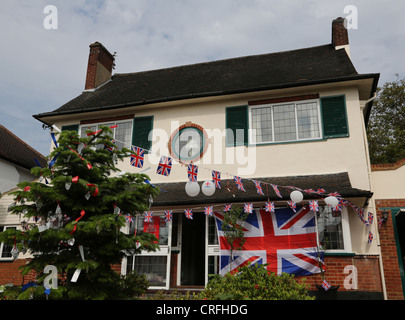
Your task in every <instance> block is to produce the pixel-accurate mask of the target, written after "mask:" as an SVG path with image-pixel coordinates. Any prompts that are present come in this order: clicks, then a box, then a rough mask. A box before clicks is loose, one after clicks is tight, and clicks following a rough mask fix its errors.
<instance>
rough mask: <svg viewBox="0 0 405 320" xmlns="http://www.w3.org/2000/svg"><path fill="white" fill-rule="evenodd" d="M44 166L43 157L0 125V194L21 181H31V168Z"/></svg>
mask: <svg viewBox="0 0 405 320" xmlns="http://www.w3.org/2000/svg"><path fill="white" fill-rule="evenodd" d="M35 159H37V161H39V163H40V164H41V165H45V164H46V160H45V157H44V156H43V155H41V154H40V153H39V152H38V151H36V150H34V149H33V148H31V147H30V146H29V145H28V144H27V143H25V142H24V141H22V140H21V139H20V138H18V137H17V136H16V135H15V134H13V133H12V132H10V131H9V130H7V128H5V127H4V126H3V125H0V194H1V193H3V192H5V191H8V190H10V189H12V188H14V187H15V186H16V185H17V184H18V183H20V182H23V181H32V180H33V179H35V176H34V175H32V174H31V168H32V167H35V166H37V164H36V162H35Z"/></svg>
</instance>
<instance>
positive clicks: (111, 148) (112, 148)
mask: <svg viewBox="0 0 405 320" xmlns="http://www.w3.org/2000/svg"><path fill="white" fill-rule="evenodd" d="M115 142H116V141H115V140H111V143H112V144H113V145H112V146H110V145H106V144H105V145H104V149H106V150H108V151H110V152H113V151H114V149H116V148H117V146H116V145H115Z"/></svg>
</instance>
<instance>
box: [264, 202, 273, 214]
mask: <svg viewBox="0 0 405 320" xmlns="http://www.w3.org/2000/svg"><path fill="white" fill-rule="evenodd" d="M265 210H266V212H275V211H274V210H275V206H274V202H266V206H265Z"/></svg>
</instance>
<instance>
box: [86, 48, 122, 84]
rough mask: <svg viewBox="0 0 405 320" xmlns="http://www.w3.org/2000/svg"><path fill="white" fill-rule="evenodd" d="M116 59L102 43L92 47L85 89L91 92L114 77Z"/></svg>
mask: <svg viewBox="0 0 405 320" xmlns="http://www.w3.org/2000/svg"><path fill="white" fill-rule="evenodd" d="M114 60H115V57H114V55H112V54H111V53H110V52H109V51H108V50H107V49H106V48H105V47H104V46H103V45H102V44H101V43H100V42H95V43H92V44H91V45H90V53H89V62H88V64H87V74H86V84H85V87H84V89H85V90H91V89H94V88H97V87H98V86H99V85H102V84H103V83H105V82H107V81H108V80H109V79H110V78H111V75H112V69H113V68H114V66H115V64H114Z"/></svg>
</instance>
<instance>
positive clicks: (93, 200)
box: [0, 126, 159, 299]
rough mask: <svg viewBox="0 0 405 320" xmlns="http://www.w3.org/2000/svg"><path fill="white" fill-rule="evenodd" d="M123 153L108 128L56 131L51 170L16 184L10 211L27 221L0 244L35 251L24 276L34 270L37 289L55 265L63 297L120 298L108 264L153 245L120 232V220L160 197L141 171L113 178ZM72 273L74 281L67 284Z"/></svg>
mask: <svg viewBox="0 0 405 320" xmlns="http://www.w3.org/2000/svg"><path fill="white" fill-rule="evenodd" d="M129 153H130V150H128V149H125V148H123V149H119V148H117V147H116V145H115V144H114V143H113V140H112V137H111V129H110V128H109V127H106V126H103V127H101V130H99V131H97V132H88V135H87V136H85V137H79V135H78V134H77V133H76V132H74V131H63V132H62V133H60V134H59V137H58V147H56V148H55V149H54V150H53V151H52V152H51V154H50V156H49V162H50V163H49V166H48V167H46V168H40V167H35V168H33V169H32V173H33V174H34V175H36V176H38V177H40V179H39V181H35V182H23V183H20V184H19V185H18V186H19V188H20V190H18V191H16V192H14V196H15V198H14V199H15V201H14V203H13V205H12V206H11V207H10V212H11V213H12V214H18V215H21V219H22V220H25V221H26V222H28V223H27V224H26V225H25V226H24V228H22V230H13V229H7V230H6V231H4V232H2V233H1V234H0V242H4V243H6V244H8V245H11V246H14V249H18V250H19V251H20V252H21V251H22V252H25V251H26V250H28V251H29V252H30V253H31V254H33V259H31V260H30V261H29V262H28V263H27V264H26V265H25V266H23V268H22V273H23V274H27V273H28V272H30V271H31V270H35V272H36V274H37V275H38V278H37V282H38V284H41V283H42V281H43V280H44V277H45V276H46V274H43V270H44V268H45V266H47V265H54V266H56V267H57V269H58V273H59V276H60V280H59V283H60V285H63V287H64V289H63V290H59V292H63V298H65V299H66V298H71V299H111V298H116V297H119V295H120V293H121V292H122V290H121V288H120V285H119V284H120V276H119V274H118V273H117V272H115V271H114V270H113V269H112V265H114V264H120V263H121V259H122V258H123V256H124V255H125V254H134V253H139V252H140V251H141V250H142V249H143V250H152V251H153V250H155V249H156V248H157V244H155V243H154V240H156V238H155V236H153V235H151V234H148V233H142V235H138V236H134V235H133V234H132V235H127V234H125V233H123V232H121V228H122V227H124V226H126V221H125V216H126V215H127V214H130V215H131V216H135V215H136V214H142V213H143V212H144V211H146V210H148V208H149V201H150V197H152V198H153V197H155V196H156V195H157V194H158V192H159V190H158V189H157V188H156V187H153V186H151V185H150V184H148V183H147V182H148V179H149V178H148V176H146V175H144V174H130V173H125V174H117V173H119V171H120V170H119V169H118V168H117V167H116V164H117V163H118V162H119V161H122V160H124V159H127V157H128V155H129ZM34 220H38V222H37V223H34ZM80 247H81V248H80ZM79 248H80V250H81V249H83V250H82V251H80V250H79ZM78 269H80V270H81V273H80V275H79V278H78V280H77V282H72V281H71V279H72V276H73V274H74V272H75V271H76V270H78Z"/></svg>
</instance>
